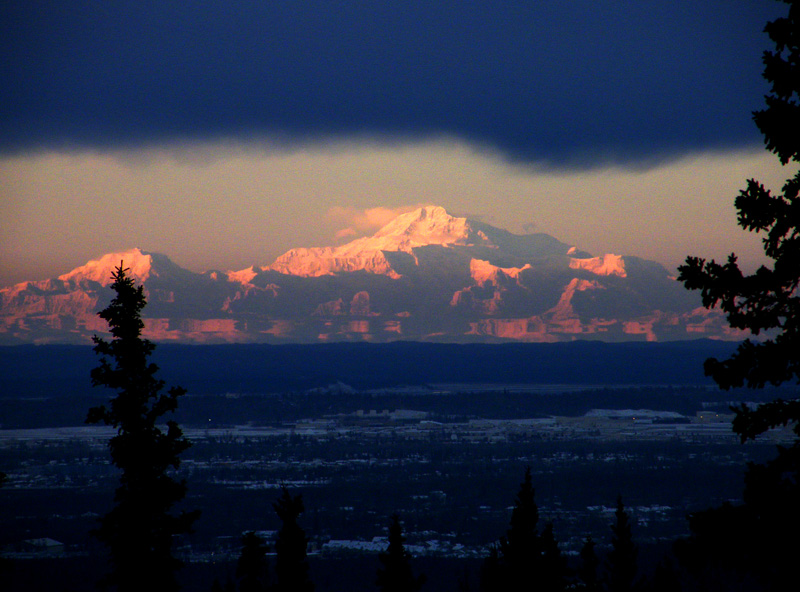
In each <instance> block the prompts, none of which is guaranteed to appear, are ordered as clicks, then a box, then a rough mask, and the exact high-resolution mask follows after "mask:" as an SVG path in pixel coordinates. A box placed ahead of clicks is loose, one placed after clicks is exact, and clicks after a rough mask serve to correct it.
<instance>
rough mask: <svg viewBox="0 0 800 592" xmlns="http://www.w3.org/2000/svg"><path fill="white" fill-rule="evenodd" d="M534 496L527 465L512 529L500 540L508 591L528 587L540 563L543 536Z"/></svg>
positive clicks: (514, 511) (514, 512)
mask: <svg viewBox="0 0 800 592" xmlns="http://www.w3.org/2000/svg"><path fill="white" fill-rule="evenodd" d="M534 496H535V491H534V488H533V482H532V479H531V468H530V467H527V468H526V469H525V478H524V480H523V482H522V483H521V484H520V487H519V493H517V499H516V501H515V503H514V509H513V510H512V511H511V521H510V522H509V528H508V530H507V531H506V535H505V536H504V537H502V538H501V539H500V553H501V559H502V560H501V566H502V570H501V571H502V574H503V578H504V580H505V581H504V585H505V586H506V589H508V590H524V589H525V588H526V587H528V586H529V584H530V579H531V577H532V576H533V577H536V576H535V575H534V574H537V571H538V569H539V567H540V564H541V555H542V539H541V536H540V535H539V532H538V530H537V525H538V522H539V507H538V506H537V505H536V500H535V499H534Z"/></svg>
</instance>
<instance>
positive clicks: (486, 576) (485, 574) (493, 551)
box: [480, 545, 503, 592]
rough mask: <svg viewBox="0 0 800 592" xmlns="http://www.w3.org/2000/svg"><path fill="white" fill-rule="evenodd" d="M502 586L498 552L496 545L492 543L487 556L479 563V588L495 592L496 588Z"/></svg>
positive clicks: (483, 591)
mask: <svg viewBox="0 0 800 592" xmlns="http://www.w3.org/2000/svg"><path fill="white" fill-rule="evenodd" d="M502 586H503V578H502V570H501V567H500V553H499V551H498V550H497V545H492V546H491V548H490V549H489V556H488V557H486V558H485V559H484V560H483V563H482V564H481V571H480V590H481V592H495V591H496V590H502V589H503V588H502Z"/></svg>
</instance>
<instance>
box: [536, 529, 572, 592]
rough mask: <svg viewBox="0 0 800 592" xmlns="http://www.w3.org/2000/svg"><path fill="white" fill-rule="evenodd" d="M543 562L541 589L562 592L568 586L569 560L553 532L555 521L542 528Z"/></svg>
mask: <svg viewBox="0 0 800 592" xmlns="http://www.w3.org/2000/svg"><path fill="white" fill-rule="evenodd" d="M541 538H542V562H541V574H540V576H539V578H538V581H539V582H541V586H540V589H541V590H545V591H547V592H560V591H561V590H565V589H566V587H567V573H568V570H567V561H566V559H565V558H564V556H563V555H562V554H561V549H559V548H558V541H557V540H556V537H555V535H554V534H553V523H552V522H548V523H547V524H545V526H544V529H543V530H542V535H541Z"/></svg>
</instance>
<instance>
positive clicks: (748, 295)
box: [678, 0, 800, 438]
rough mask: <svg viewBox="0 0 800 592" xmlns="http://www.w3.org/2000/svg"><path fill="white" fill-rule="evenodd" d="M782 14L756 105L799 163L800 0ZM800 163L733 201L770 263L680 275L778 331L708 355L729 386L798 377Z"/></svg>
mask: <svg viewBox="0 0 800 592" xmlns="http://www.w3.org/2000/svg"><path fill="white" fill-rule="evenodd" d="M784 2H786V3H787V4H789V5H790V7H789V13H788V15H787V16H786V17H784V18H779V19H776V20H775V21H772V22H769V23H767V25H766V27H765V29H764V30H765V32H766V33H767V34H768V35H769V37H770V39H771V40H772V41H773V42H774V43H775V51H772V52H771V51H766V52H764V57H763V61H764V78H766V79H767V80H768V81H769V82H770V83H771V85H772V89H771V92H770V94H769V95H767V97H766V103H767V107H766V109H763V110H761V111H758V112H755V113H753V119H754V120H755V122H756V125H757V126H758V128H759V130H760V131H761V133H762V134H763V136H764V142H765V144H766V147H767V149H768V150H770V151H771V152H774V153H775V154H776V155H777V156H778V158H779V159H780V161H781V164H783V165H784V166H785V165H787V164H788V163H789V162H790V161H791V162H792V163H793V165H792V166H797V164H798V163H800V2H798V0H784ZM799 194H800V169H798V170H797V171H796V172H795V175H794V177H793V178H790V179H789V180H787V181H786V183H785V184H784V186H783V189H782V194H772V193H771V191H770V190H769V189H767V188H765V187H764V185H762V184H761V183H759V182H758V181H756V180H755V179H750V180H748V181H747V188H746V189H744V190H742V191H740V193H739V196H738V197H737V198H736V201H735V207H736V209H737V210H738V221H739V225H740V226H741V227H742V228H744V229H746V230H748V231H751V232H757V233H765V236H764V238H763V239H762V241H763V244H764V253H765V254H766V255H767V257H769V258H770V259H772V260H773V262H774V263H773V265H772V268H771V269H770V268H768V267H766V266H761V267H760V268H759V269H758V270H757V271H756V272H755V273H754V274H752V275H744V274H743V273H742V271H741V270H740V269H739V265H738V263H737V259H736V255H735V254H731V255H730V256H729V257H728V261H727V263H725V264H719V263H717V262H715V261H714V260H711V261H708V262H707V261H705V260H704V259H701V258H699V257H687V259H686V263H685V264H684V265H682V266H681V267H679V268H678V271H679V275H678V279H679V280H680V281H682V282H683V283H684V285H685V287H686V288H687V289H689V290H700V292H701V294H702V297H703V304H704V305H705V306H706V307H707V308H714V307H715V306H719V307H720V309H721V310H722V311H723V312H724V313H725V314H726V315H727V318H728V322H729V323H730V324H731V326H732V327H736V328H739V329H747V330H749V331H751V332H752V333H754V334H755V335H759V334H760V333H761V332H763V331H771V332H772V333H776V335H775V336H774V337H771V338H769V339H766V340H765V341H764V342H763V343H755V342H753V341H751V340H749V339H748V340H747V341H745V342H744V343H742V344H741V345H740V346H739V348H738V350H737V351H736V353H735V354H734V355H733V356H732V357H731V358H730V359H728V360H724V361H719V360H716V359H714V358H712V359H709V360H707V361H706V363H705V371H706V374H707V375H709V376H711V377H713V379H714V380H715V381H716V382H717V384H719V385H720V386H721V387H722V388H724V389H729V388H731V387H739V386H743V385H747V386H751V387H763V386H764V385H766V384H768V383H771V384H775V385H778V384H781V383H783V382H786V381H790V380H793V379H794V380H800V293H798V285H799V284H800V197H798V195H799ZM737 419H738V422H737V424H736V425H735V428H736V431H737V432H738V433H739V434H740V435H741V436H742V438H749V437H754V436H755V435H757V434H759V433H761V432H763V431H764V430H766V429H768V428H769V427H771V426H775V425H781V424H783V425H785V424H786V422H787V421H791V422H796V421H797V420H798V419H800V404H798V403H796V402H795V403H794V404H783V403H782V402H776V404H774V405H772V406H769V407H765V408H763V409H761V410H760V411H759V412H756V413H748V411H747V409H746V408H743V409H741V410H740V411H739V418H737Z"/></svg>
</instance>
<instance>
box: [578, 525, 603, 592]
mask: <svg viewBox="0 0 800 592" xmlns="http://www.w3.org/2000/svg"><path fill="white" fill-rule="evenodd" d="M594 547H595V542H594V541H593V540H592V537H591V536H589V537H586V542H585V543H584V544H583V547H581V553H580V558H581V563H580V567H579V568H578V580H579V582H580V584H579V589H581V590H586V591H587V592H596V591H597V590H600V584H599V582H598V581H597V568H598V567H599V565H600V561H599V559H597V553H596V552H595V550H594Z"/></svg>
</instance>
